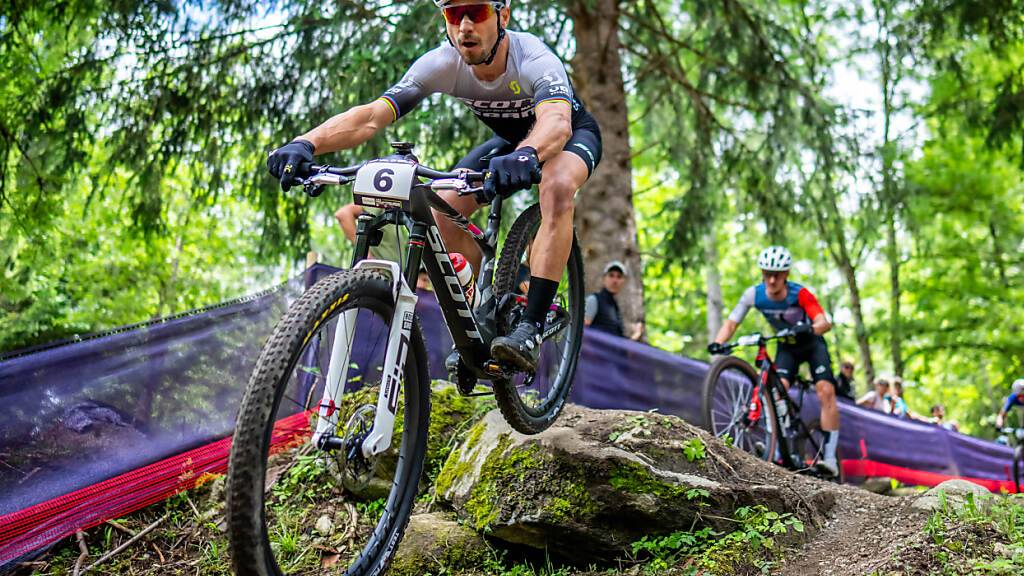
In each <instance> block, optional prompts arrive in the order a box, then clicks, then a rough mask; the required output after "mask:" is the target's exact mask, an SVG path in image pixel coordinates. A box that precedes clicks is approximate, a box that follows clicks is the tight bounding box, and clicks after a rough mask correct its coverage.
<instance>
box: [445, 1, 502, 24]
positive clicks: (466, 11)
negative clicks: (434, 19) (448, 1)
mask: <svg viewBox="0 0 1024 576" xmlns="http://www.w3.org/2000/svg"><path fill="white" fill-rule="evenodd" d="M496 11H497V5H496V4H492V3H489V2H488V3H486V4H460V5H458V6H448V7H447V8H445V9H444V19H445V20H447V21H448V23H449V24H451V25H452V26H458V25H459V24H462V19H463V18H465V17H466V16H469V19H470V20H471V21H472V22H473V23H474V24H479V23H481V22H486V21H487V20H488V19H489V18H490V17H491V16H493V15H494V14H495V12H496Z"/></svg>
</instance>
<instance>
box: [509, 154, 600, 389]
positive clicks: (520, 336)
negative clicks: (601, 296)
mask: <svg viewBox="0 0 1024 576" xmlns="http://www.w3.org/2000/svg"><path fill="white" fill-rule="evenodd" d="M589 172H590V171H589V168H588V167H587V164H586V163H585V162H584V161H583V160H582V159H580V157H579V156H578V155H576V154H574V153H571V152H565V151H562V152H560V153H559V154H558V155H557V156H555V157H554V158H551V159H550V160H548V161H547V162H545V163H544V168H543V171H542V174H543V177H542V178H541V183H540V212H541V224H540V229H539V230H538V231H537V235H536V236H535V237H534V241H533V248H532V250H531V252H530V288H529V291H528V292H527V296H526V312H525V313H524V314H523V319H522V320H521V321H520V322H519V325H518V326H516V328H515V330H513V331H512V333H511V334H509V335H508V336H500V337H498V338H495V339H494V342H493V343H492V344H491V354H492V355H493V356H494V357H495V358H497V359H499V360H502V361H505V362H509V363H511V364H513V365H514V366H516V367H517V368H518V369H520V370H533V369H535V368H536V365H537V358H538V357H539V356H540V344H541V343H542V340H541V333H542V332H543V329H544V319H545V317H546V316H547V313H548V310H549V309H550V307H551V302H552V301H553V300H554V298H555V294H556V293H557V292H558V282H559V280H561V278H562V270H564V269H565V263H566V262H567V261H568V260H569V252H570V251H571V249H572V213H573V203H572V201H573V196H574V195H575V194H576V191H577V190H579V188H580V187H581V186H583V184H584V183H585V182H586V181H587V178H588V177H589Z"/></svg>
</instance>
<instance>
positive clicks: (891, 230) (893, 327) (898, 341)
mask: <svg viewBox="0 0 1024 576" xmlns="http://www.w3.org/2000/svg"><path fill="white" fill-rule="evenodd" d="M887 237H888V244H889V245H888V246H887V251H886V252H887V254H888V257H889V343H890V346H891V347H890V351H891V353H892V371H893V374H895V375H896V376H899V377H900V378H902V377H903V326H902V325H901V324H902V318H901V316H900V292H901V290H900V251H899V246H897V245H896V216H895V214H893V216H892V217H891V218H889V222H888V230H887Z"/></svg>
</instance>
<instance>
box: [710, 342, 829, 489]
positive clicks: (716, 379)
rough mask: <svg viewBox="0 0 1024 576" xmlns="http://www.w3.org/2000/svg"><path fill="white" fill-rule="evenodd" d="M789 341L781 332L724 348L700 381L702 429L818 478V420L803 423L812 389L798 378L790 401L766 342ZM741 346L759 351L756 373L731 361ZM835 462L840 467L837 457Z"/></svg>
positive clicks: (737, 360)
mask: <svg viewBox="0 0 1024 576" xmlns="http://www.w3.org/2000/svg"><path fill="white" fill-rule="evenodd" d="M793 336H794V332H793V331H792V330H781V331H779V332H778V333H777V334H775V335H774V336H764V335H762V334H756V333H755V334H750V335H748V336H742V337H740V338H738V339H737V340H736V342H734V343H732V344H725V345H724V346H723V348H724V352H723V355H721V356H719V357H718V358H716V359H715V360H714V362H712V363H711V366H710V368H709V369H708V373H707V376H706V377H705V378H704V394H703V399H702V404H701V409H702V414H703V416H704V428H705V429H706V430H708V431H709V432H711V433H712V434H714V435H715V436H717V437H719V438H724V439H726V440H727V441H728V442H731V443H732V445H733V446H736V447H738V448H740V449H742V450H744V451H745V452H749V453H750V454H753V455H754V456H756V457H758V458H761V459H763V460H767V461H769V462H771V461H775V462H777V463H779V464H781V465H783V466H785V467H786V468H788V469H790V470H793V471H795V472H800V473H804V474H810V475H817V472H816V470H815V465H816V464H817V463H818V461H820V460H821V458H822V456H823V450H824V445H825V443H824V439H823V435H822V430H821V425H820V422H819V421H818V420H813V421H811V422H804V421H803V419H802V418H801V412H802V410H803V404H804V397H805V394H806V392H807V390H808V389H810V388H812V386H813V384H812V383H811V382H810V381H808V380H807V379H805V378H802V377H800V376H797V377H796V381H795V382H794V384H795V385H796V387H797V390H798V392H797V395H796V397H795V398H794V397H793V396H791V395H790V394H789V392H788V391H787V390H786V387H785V386H784V385H783V384H782V379H781V378H779V374H778V372H777V371H776V369H775V362H774V361H773V360H772V358H771V356H769V354H768V343H769V342H771V341H772V340H782V339H787V338H791V337H793ZM744 346H756V347H757V358H756V364H757V367H758V369H757V370H755V369H754V367H753V366H751V365H750V363H748V362H746V361H745V360H743V359H741V358H737V357H735V356H732V355H731V353H732V351H733V350H735V349H736V348H739V347H744ZM837 458H840V461H841V455H839V454H837ZM841 473H842V470H841V467H840V474H841ZM836 479H837V480H841V478H836Z"/></svg>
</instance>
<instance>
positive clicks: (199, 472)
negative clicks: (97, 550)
mask: <svg viewBox="0 0 1024 576" xmlns="http://www.w3.org/2000/svg"><path fill="white" fill-rule="evenodd" d="M308 433H309V416H308V414H307V413H305V412H301V413H299V414H295V415H293V416H289V417H287V418H284V419H282V420H280V421H278V423H277V425H276V426H274V434H273V436H272V438H271V443H272V444H271V445H272V446H273V447H275V448H276V449H280V448H282V447H284V446H287V444H288V443H289V442H291V441H292V440H293V439H294V438H295V437H296V436H300V435H306V434H308ZM230 453H231V438H224V439H223V440H218V441H217V442H213V443H211V444H207V445H206V446H201V447H199V448H196V449H193V450H189V451H188V452H183V453H181V454H178V455H177V456H172V457H170V458H167V459H165V460H161V461H159V462H154V463H153V464H149V465H147V466H143V467H142V468H139V469H137V470H132V471H131V472H126V473H124V474H121V475H120V476H115V477H113V478H110V479H108V480H104V481H103V482H99V483H96V484H93V485H92V486H87V487H85V488H82V489H79V490H76V491H74V492H71V493H68V494H65V495H64V496H59V497H57V498H53V499H52V500H47V501H46V502H40V503H39V504H35V505H33V506H29V507H28V508H25V509H23V510H19V511H17V512H12V513H10V514H6V515H4V516H0V566H3V565H4V564H7V563H8V562H11V561H13V560H16V559H18V558H21V557H22V556H24V555H26V554H28V553H30V552H32V551H34V550H38V549H39V548H42V547H44V546H47V545H49V544H52V543H54V542H56V541H58V540H60V539H61V538H65V537H67V536H71V535H72V534H74V533H75V532H76V531H78V530H87V529H89V528H92V527H94V526H97V525H99V524H102V523H103V522H106V521H107V520H111V519H113V518H118V517H121V516H124V515H126V514H130V513H132V512H135V511H137V510H141V509H142V508H145V507H146V506H151V505H153V504H156V503H158V502H162V501H164V500H166V499H167V498H170V497H171V496H173V495H175V494H178V493H180V492H183V491H185V490H189V489H192V488H195V487H196V486H198V485H200V484H202V483H204V482H205V481H206V480H208V479H210V478H212V477H213V476H214V475H217V474H223V473H224V472H226V471H227V468H228V455H229V454H230Z"/></svg>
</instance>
